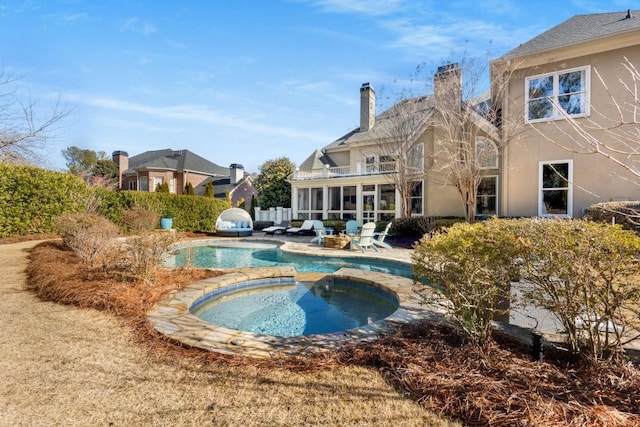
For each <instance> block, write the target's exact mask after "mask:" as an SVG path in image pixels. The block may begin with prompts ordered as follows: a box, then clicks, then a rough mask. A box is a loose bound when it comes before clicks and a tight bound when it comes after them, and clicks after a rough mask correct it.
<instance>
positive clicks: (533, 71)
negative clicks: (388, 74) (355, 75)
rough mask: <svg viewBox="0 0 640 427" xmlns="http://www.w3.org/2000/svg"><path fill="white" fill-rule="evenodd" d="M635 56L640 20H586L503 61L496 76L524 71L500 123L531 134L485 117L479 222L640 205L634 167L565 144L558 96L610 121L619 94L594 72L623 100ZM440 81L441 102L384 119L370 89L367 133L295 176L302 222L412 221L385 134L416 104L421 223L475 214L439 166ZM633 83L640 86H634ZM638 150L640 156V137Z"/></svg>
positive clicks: (568, 132)
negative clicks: (405, 217)
mask: <svg viewBox="0 0 640 427" xmlns="http://www.w3.org/2000/svg"><path fill="white" fill-rule="evenodd" d="M636 15H637V16H636ZM625 58H627V59H628V60H629V61H631V62H632V63H633V64H635V65H636V66H637V67H640V12H636V13H633V12H630V13H627V12H622V13H605V14H595V15H580V16H575V17H573V18H571V19H569V20H567V21H565V22H563V23H561V24H560V25H558V26H556V27H554V28H552V29H550V30H549V31H547V32H545V33H543V34H541V35H539V36H537V37H535V38H534V39H532V40H530V41H528V42H527V43H524V44H522V45H520V46H519V47H518V48H516V49H514V50H512V51H510V52H508V53H507V54H505V55H503V56H502V57H500V58H497V59H496V60H494V61H492V62H491V66H492V67H491V69H492V70H493V71H494V73H500V74H494V75H493V76H492V78H494V79H495V78H496V76H500V75H502V72H503V71H504V69H505V68H508V69H510V70H511V71H513V77H512V78H511V79H510V80H509V83H508V91H507V97H506V98H505V101H504V103H503V105H502V109H501V110H502V120H501V122H499V123H507V122H508V123H515V124H516V127H518V126H519V127H520V130H519V131H518V132H517V135H515V134H514V135H509V139H511V140H503V139H506V138H507V136H506V135H503V134H502V131H503V130H504V129H502V128H500V127H496V126H494V125H493V124H492V123H493V122H494V121H489V120H485V119H484V118H483V117H482V113H479V114H478V115H477V118H476V122H475V123H474V126H476V127H477V129H478V131H477V134H478V137H476V139H475V141H476V148H475V149H476V150H477V153H478V156H479V155H480V152H482V153H483V155H482V157H483V159H484V160H483V161H482V169H483V170H484V173H483V174H482V177H481V179H480V182H479V188H478V197H477V200H476V210H477V214H478V215H483V216H487V215H499V216H564V217H579V216H581V214H582V211H583V209H584V208H587V207H588V206H589V205H591V204H593V203H597V202H601V201H608V200H639V199H640V186H638V178H637V177H634V176H633V175H632V174H631V173H629V172H628V171H626V170H625V169H624V168H622V167H619V166H617V165H615V164H614V163H613V162H612V161H611V160H609V159H607V158H606V157H604V156H601V155H596V154H578V153H576V152H575V151H576V150H573V151H572V150H567V149H564V148H561V147H559V145H560V143H562V142H566V141H567V140H572V139H576V136H575V135H572V132H575V131H573V130H572V128H571V127H570V126H568V125H567V124H566V123H564V121H565V120H564V118H563V115H562V114H560V113H559V112H558V110H557V109H554V107H553V104H554V100H555V102H556V103H557V105H559V106H562V107H563V108H565V109H566V111H567V114H569V115H570V116H572V117H574V118H576V120H577V121H578V122H579V121H583V122H585V123H586V122H587V121H589V120H594V121H596V122H599V123H604V121H603V120H602V118H601V115H605V116H606V115H608V114H609V115H610V116H614V117H615V116H616V114H617V111H616V110H615V109H614V108H612V104H611V99H610V94H609V93H607V91H606V90H605V89H604V86H603V85H602V84H600V82H599V81H596V79H595V78H594V72H593V70H594V69H596V68H597V71H598V73H599V74H600V75H601V76H602V78H603V79H604V80H605V82H606V84H607V86H608V87H609V90H610V91H611V92H612V93H611V95H613V96H614V97H618V96H619V97H620V99H622V97H623V93H621V92H622V86H621V85H620V84H619V83H618V81H617V79H618V77H624V76H625V75H628V72H626V71H625V70H624V68H623V65H622V63H623V62H624V61H625ZM450 67H451V65H448V66H444V67H441V68H440V69H439V70H438V73H440V72H445V73H446V74H447V75H449V76H450V77H451V78H461V75H460V73H459V71H458V72H456V71H457V70H455V69H454V70H452V69H451V68H450ZM452 71H454V72H452ZM438 73H437V74H436V76H435V79H434V84H435V86H434V95H432V96H425V97H420V98H414V99H410V100H405V101H402V102H401V103H398V104H396V105H394V106H393V107H391V108H390V109H389V110H387V111H385V112H383V113H382V114H380V115H378V116H376V115H375V92H374V91H373V88H372V87H371V86H370V85H369V84H368V83H367V84H364V85H362V87H361V89H360V94H361V108H360V127H359V128H357V129H354V130H353V131H352V132H349V133H348V134H347V135H345V136H343V137H342V138H339V139H338V140H336V141H334V142H333V143H331V144H329V145H327V146H326V147H324V148H323V149H321V150H317V151H316V152H314V153H313V154H312V155H311V156H310V157H309V158H307V159H306V160H305V161H304V162H303V163H302V164H301V165H300V166H299V167H298V168H297V170H296V171H295V172H294V174H293V175H292V177H291V180H290V181H291V186H292V203H291V205H292V210H293V217H294V218H309V219H336V218H342V219H356V220H357V221H358V222H360V223H363V222H367V221H371V220H374V221H379V220H389V219H392V218H396V217H399V216H400V209H399V205H400V203H401V200H400V197H399V194H398V191H397V190H396V188H395V186H394V184H393V182H392V180H390V179H389V175H390V174H393V173H395V172H396V166H395V165H394V162H393V161H392V159H390V158H388V157H387V156H385V155H384V154H383V152H384V150H381V148H380V146H381V141H383V140H384V137H385V135H388V133H387V132H385V127H387V126H389V123H390V118H391V117H393V115H394V110H396V109H399V108H401V107H402V104H403V103H405V102H411V103H413V104H414V105H415V108H414V111H413V114H416V115H419V116H420V120H421V123H422V124H421V125H420V126H418V127H417V128H416V132H415V138H417V139H418V140H419V142H420V144H419V145H418V147H420V148H419V149H421V150H422V153H423V159H424V161H423V162H422V164H421V165H419V167H421V168H423V169H424V177H423V178H422V179H421V180H420V182H419V183H418V185H417V187H416V189H415V191H414V194H413V195H412V215H415V216H420V215H425V216H442V215H456V216H463V208H462V202H461V199H460V197H459V195H458V193H457V191H456V188H455V186H453V185H452V184H451V182H448V181H447V179H446V178H445V177H444V173H443V170H444V169H443V168H442V167H439V165H440V166H441V165H442V162H443V159H439V158H438V153H439V152H440V151H442V150H439V148H438V147H439V144H442V141H441V140H440V139H439V132H438V130H437V126H434V120H437V118H435V117H434V108H433V107H434V103H435V102H438V99H439V96H447V95H446V94H445V95H443V94H439V90H440V91H442V89H439V88H438V81H439V79H438ZM638 83H639V82H635V84H638ZM629 84H630V86H631V87H632V90H633V85H634V82H629ZM445 87H451V86H445ZM638 89H639V88H637V87H636V90H638ZM448 96H449V97H456V96H458V95H457V94H451V93H449V94H448ZM488 99H490V95H488V96H487V99H485V100H478V102H477V103H476V104H475V105H466V104H464V103H463V106H462V108H472V109H474V110H477V111H478V112H481V111H482V105H483V103H485V102H488ZM635 106H636V107H638V105H637V104H636V105H635ZM627 114H628V116H627V117H626V118H627V119H628V120H630V121H633V119H634V117H631V116H630V115H629V114H630V113H627ZM636 114H637V112H636ZM635 120H636V124H635V125H631V126H635V132H640V125H639V124H638V123H637V120H638V119H637V116H636V117H635ZM609 124H611V123H609ZM504 128H505V129H506V125H505V127H504ZM596 135H597V136H598V137H599V138H602V142H603V143H606V144H609V145H610V143H611V142H612V141H609V140H607V138H609V136H608V134H607V133H606V132H601V133H597V134H596ZM582 145H583V147H584V144H582ZM499 147H502V148H499ZM633 148H634V149H636V150H640V141H638V144H637V146H636V147H633ZM627 149H628V147H627ZM622 160H623V161H625V162H632V161H633V159H622Z"/></svg>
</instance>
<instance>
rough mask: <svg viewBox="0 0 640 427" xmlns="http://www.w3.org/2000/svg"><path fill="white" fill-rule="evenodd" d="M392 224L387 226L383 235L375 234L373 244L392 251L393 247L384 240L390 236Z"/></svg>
mask: <svg viewBox="0 0 640 427" xmlns="http://www.w3.org/2000/svg"><path fill="white" fill-rule="evenodd" d="M390 229H391V222H389V223H388V224H387V226H386V227H385V228H384V231H383V232H382V233H373V244H374V245H376V246H379V247H381V248H385V249H391V245H390V244H388V243H385V242H384V238H385V237H387V235H388V234H389V230H390Z"/></svg>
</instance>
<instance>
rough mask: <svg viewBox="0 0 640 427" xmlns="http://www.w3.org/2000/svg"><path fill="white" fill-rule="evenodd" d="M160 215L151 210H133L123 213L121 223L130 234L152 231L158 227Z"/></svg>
mask: <svg viewBox="0 0 640 427" xmlns="http://www.w3.org/2000/svg"><path fill="white" fill-rule="evenodd" d="M159 220H160V215H158V214H157V213H156V212H154V211H153V210H151V209H143V208H133V209H126V210H124V211H122V216H121V223H122V226H123V228H124V230H125V231H126V232H128V233H139V232H142V231H151V230H153V229H155V228H156V227H157V226H158V221H159Z"/></svg>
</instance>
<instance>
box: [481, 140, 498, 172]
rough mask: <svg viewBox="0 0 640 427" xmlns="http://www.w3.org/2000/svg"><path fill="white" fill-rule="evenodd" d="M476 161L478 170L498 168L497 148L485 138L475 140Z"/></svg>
mask: <svg viewBox="0 0 640 427" xmlns="http://www.w3.org/2000/svg"><path fill="white" fill-rule="evenodd" d="M476 161H477V164H478V166H479V167H480V169H497V168H498V147H497V146H496V144H495V143H494V142H493V141H491V140H489V139H486V138H480V137H478V138H476Z"/></svg>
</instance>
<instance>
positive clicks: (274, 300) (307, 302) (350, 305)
mask: <svg viewBox="0 0 640 427" xmlns="http://www.w3.org/2000/svg"><path fill="white" fill-rule="evenodd" d="M290 279H291V280H289V281H283V280H282V279H281V278H280V279H274V280H272V281H269V280H266V281H259V282H258V283H254V284H252V283H245V284H244V285H240V286H239V287H237V288H235V287H234V288H232V289H229V287H227V288H223V289H220V290H218V291H216V292H213V293H210V294H206V295H205V296H203V297H202V299H201V300H198V301H196V303H195V304H194V305H193V306H192V307H191V308H190V311H191V312H192V313H193V314H194V315H195V316H196V317H198V318H200V319H202V320H204V321H205V322H208V323H212V324H214V325H218V326H222V327H225V328H230V329H236V330H239V331H245V332H253V333H256V334H265V335H273V336H278V337H294V336H299V335H312V334H326V333H331V332H337V331H345V330H349V329H353V328H357V327H360V326H365V325H369V324H371V323H374V322H377V321H378V320H381V319H384V318H385V317H387V316H389V315H391V314H392V313H393V312H395V311H396V310H397V309H398V299H397V298H396V297H395V296H394V295H392V294H390V293H389V292H385V291H383V290H382V289H380V288H376V287H374V286H369V285H365V284H362V283H358V282H354V281H351V280H344V279H335V280H334V279H333V278H330V279H328V280H327V279H325V280H322V281H319V282H300V281H295V280H293V278H290Z"/></svg>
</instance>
